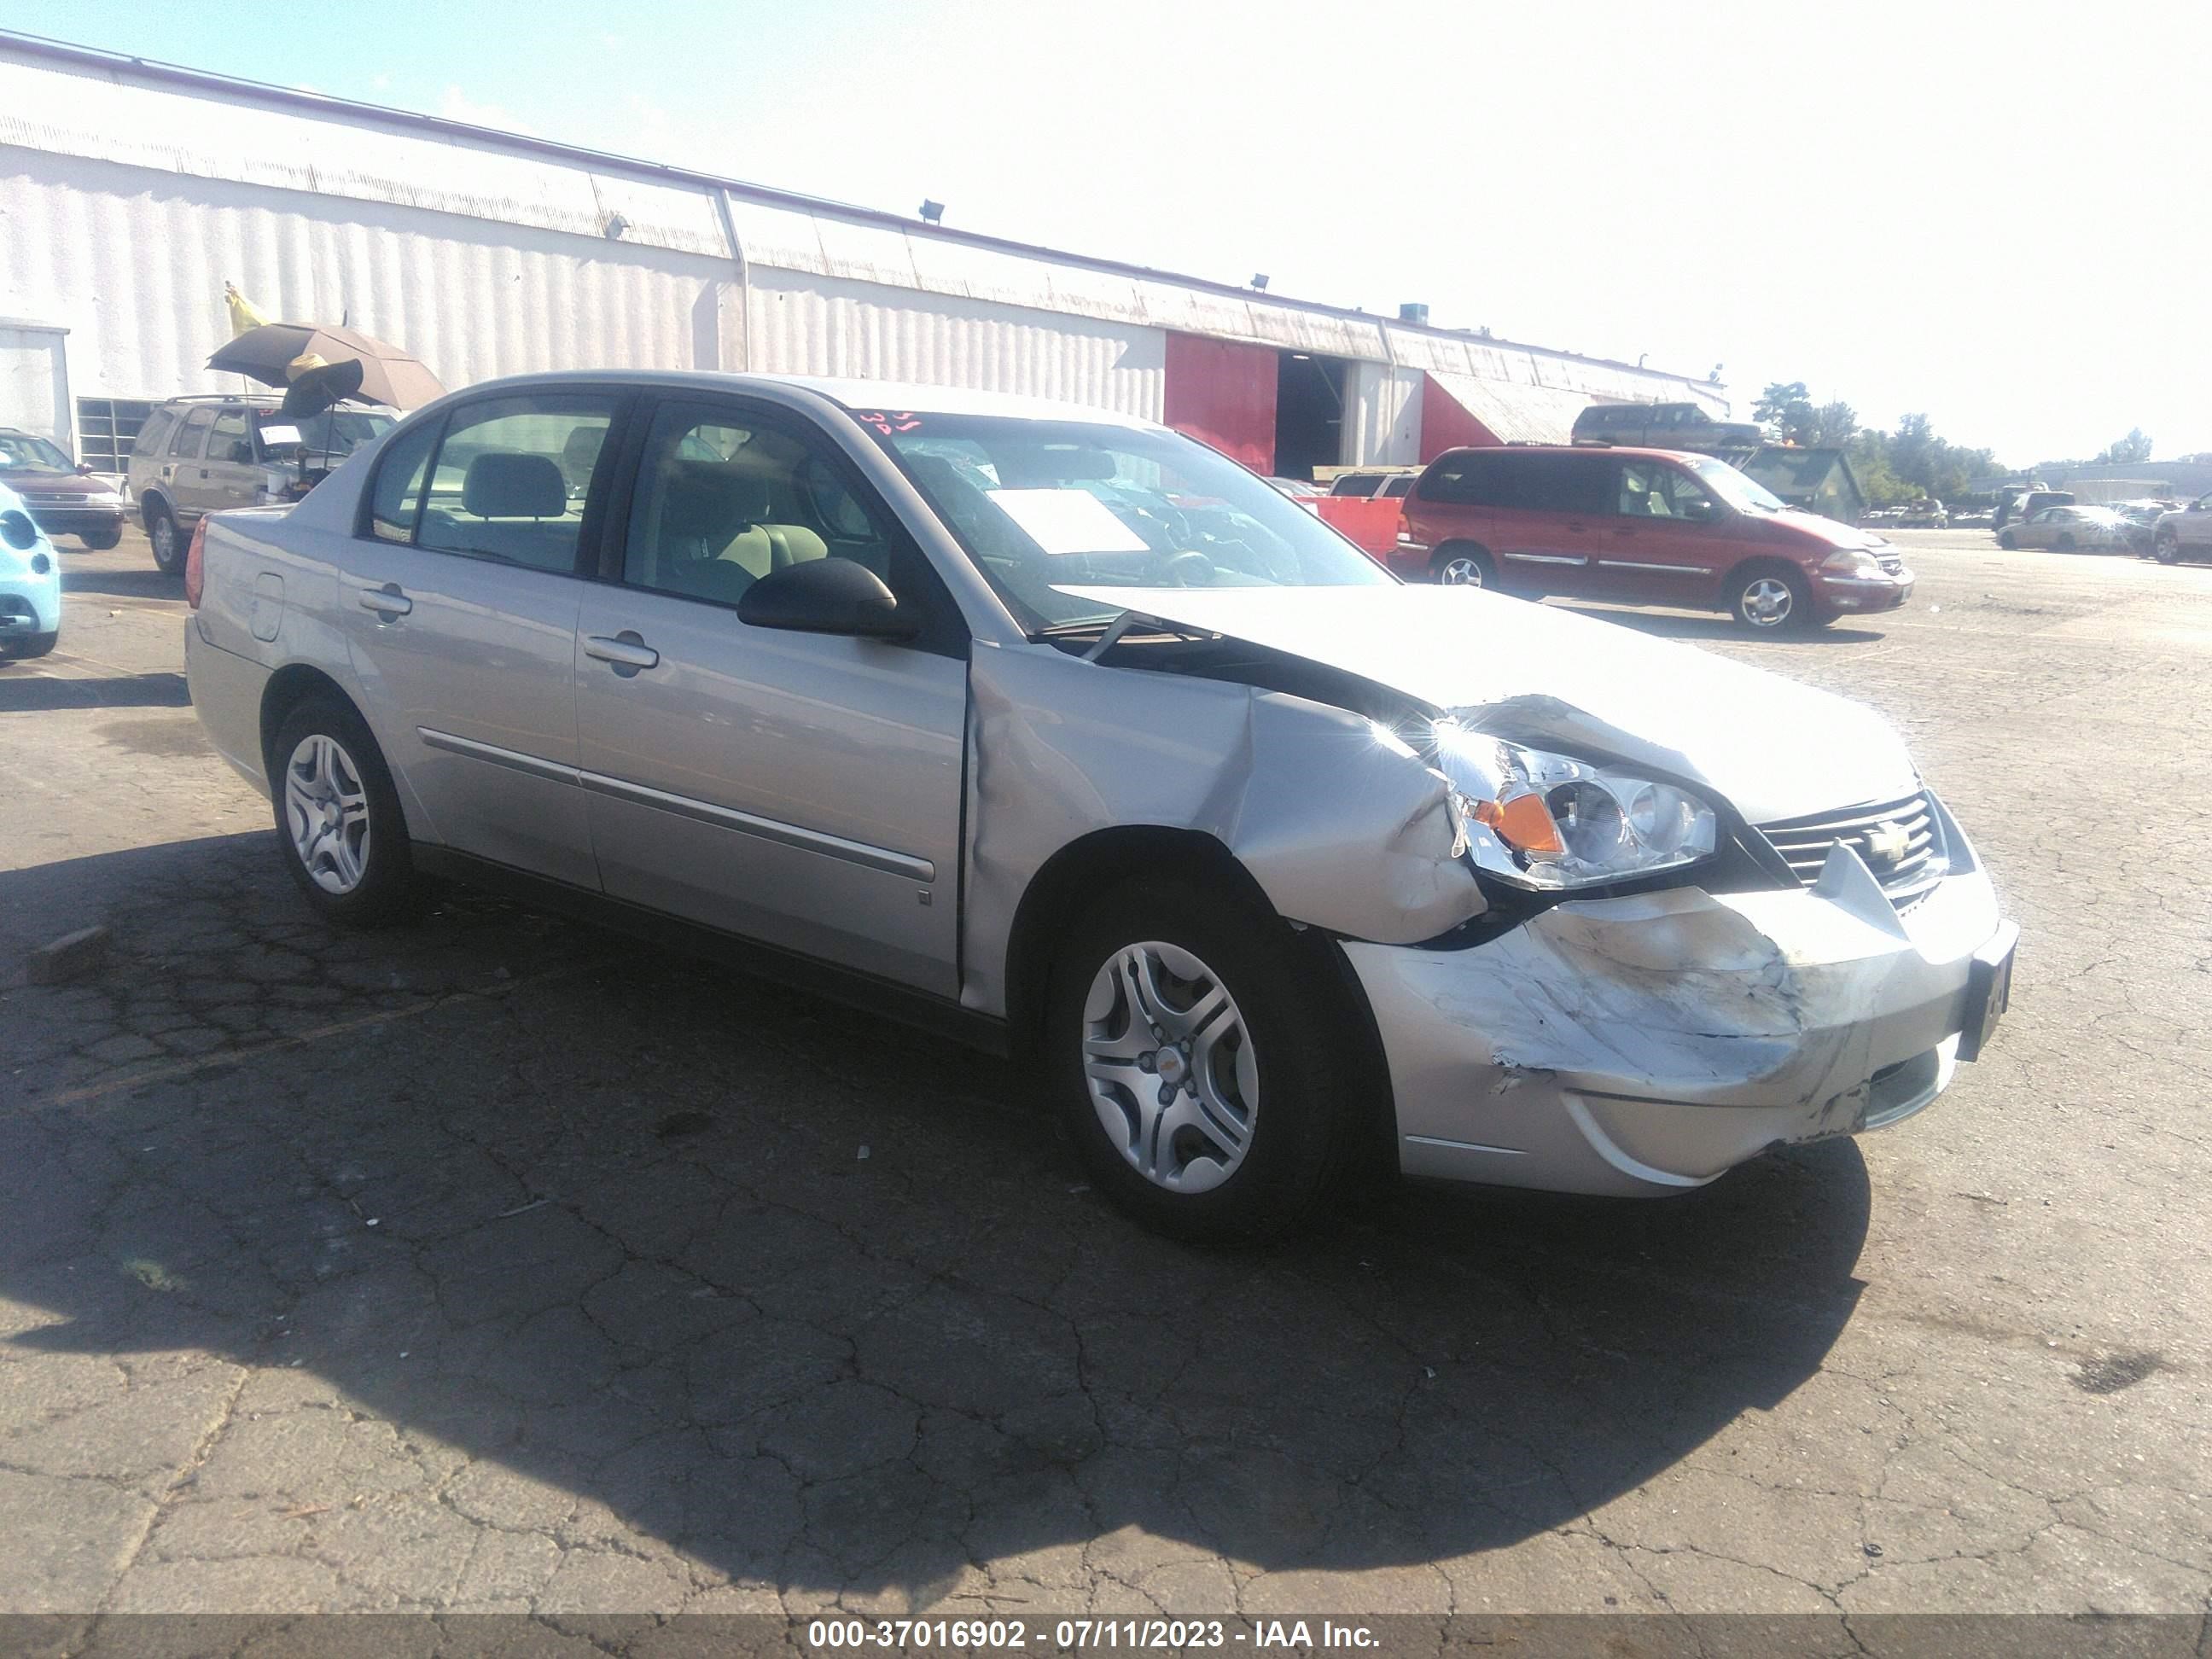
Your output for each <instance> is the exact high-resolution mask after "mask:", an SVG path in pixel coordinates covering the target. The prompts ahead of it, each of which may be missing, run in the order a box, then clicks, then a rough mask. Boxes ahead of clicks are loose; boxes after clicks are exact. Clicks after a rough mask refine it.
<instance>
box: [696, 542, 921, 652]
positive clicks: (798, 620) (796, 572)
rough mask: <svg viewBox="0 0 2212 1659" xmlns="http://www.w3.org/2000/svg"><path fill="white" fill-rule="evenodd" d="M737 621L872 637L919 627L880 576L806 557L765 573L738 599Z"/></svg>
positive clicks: (910, 633)
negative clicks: (901, 609)
mask: <svg viewBox="0 0 2212 1659" xmlns="http://www.w3.org/2000/svg"><path fill="white" fill-rule="evenodd" d="M738 621H739V622H741V623H750V625H751V626H753V627H755V628H781V629H785V630H787V631H788V632H791V633H794V634H845V635H852V636H854V637H855V638H859V639H870V640H904V639H911V638H913V637H914V635H915V633H917V632H918V631H919V625H918V624H917V623H915V622H914V621H913V620H912V619H910V618H909V617H907V616H906V615H905V614H904V613H902V611H900V610H899V603H898V600H897V599H896V598H894V597H893V596H892V593H891V591H890V588H888V587H886V586H884V583H883V579H882V578H881V577H880V576H878V575H877V574H876V573H875V572H874V571H872V570H871V569H869V568H867V566H866V565H864V564H860V563H856V562H854V561H853V560H851V559H838V558H826V559H806V560H804V561H802V562H799V563H798V564H790V565H786V566H785V567H784V568H782V569H781V570H771V571H769V574H767V575H765V576H763V577H762V578H761V579H760V580H758V581H757V582H755V583H754V584H753V585H752V586H750V587H748V588H747V589H745V591H744V594H743V595H742V596H741V597H740V598H739V599H738Z"/></svg>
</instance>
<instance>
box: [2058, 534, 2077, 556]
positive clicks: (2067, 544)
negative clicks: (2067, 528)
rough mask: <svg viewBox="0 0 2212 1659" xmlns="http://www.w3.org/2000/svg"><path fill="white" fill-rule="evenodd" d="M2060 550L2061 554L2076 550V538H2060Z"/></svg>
mask: <svg viewBox="0 0 2212 1659" xmlns="http://www.w3.org/2000/svg"><path fill="white" fill-rule="evenodd" d="M2058 550H2059V551H2060V552H2061V553H2071V552H2072V551H2073V550H2074V538H2073V537H2072V536H2070V535H2068V536H2061V537H2060V538H2058Z"/></svg>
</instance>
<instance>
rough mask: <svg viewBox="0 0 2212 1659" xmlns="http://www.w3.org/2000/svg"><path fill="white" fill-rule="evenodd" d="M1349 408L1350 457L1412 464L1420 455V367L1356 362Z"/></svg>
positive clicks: (1347, 451) (1347, 453)
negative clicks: (1395, 366)
mask: <svg viewBox="0 0 2212 1659" xmlns="http://www.w3.org/2000/svg"><path fill="white" fill-rule="evenodd" d="M1346 378H1347V380H1348V382H1349V384H1348V385H1347V386H1346V388H1345V397H1344V410H1345V416H1346V419H1347V421H1349V422H1350V423H1351V428H1352V429H1351V431H1350V432H1349V433H1348V434H1346V440H1345V459H1346V461H1347V462H1354V463H1356V462H1360V461H1366V462H1371V463H1373V464H1375V465H1384V466H1411V465H1413V464H1414V463H1415V462H1416V461H1419V459H1421V386H1422V375H1421V371H1420V370H1419V369H1418V368H1391V367H1390V366H1389V364H1387V363H1353V364H1352V366H1351V368H1350V371H1349V373H1348V374H1347V377H1346Z"/></svg>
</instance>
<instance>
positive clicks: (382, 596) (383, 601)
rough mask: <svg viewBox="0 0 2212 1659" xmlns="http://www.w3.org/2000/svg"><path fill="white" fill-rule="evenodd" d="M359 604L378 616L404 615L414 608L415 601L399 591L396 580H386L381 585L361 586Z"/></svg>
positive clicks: (363, 608)
mask: <svg viewBox="0 0 2212 1659" xmlns="http://www.w3.org/2000/svg"><path fill="white" fill-rule="evenodd" d="M361 605H362V610H364V611H374V612H376V614H377V615H378V616H380V617H404V616H405V615H406V614H407V613H408V612H409V611H412V610H413V609H414V608H415V601H414V600H412V599H409V598H408V597H407V596H406V595H405V594H404V593H403V592H400V591H399V584H398V582H386V583H385V585H384V586H381V587H368V588H363V589H362V595H361Z"/></svg>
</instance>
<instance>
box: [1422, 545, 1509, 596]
mask: <svg viewBox="0 0 2212 1659" xmlns="http://www.w3.org/2000/svg"><path fill="white" fill-rule="evenodd" d="M1429 575H1430V577H1431V580H1434V581H1436V582H1437V583H1438V584H1440V585H1441V586H1445V587H1495V586H1498V567H1497V566H1496V565H1494V564H1492V562H1490V555H1489V554H1487V553H1486V552H1484V551H1483V550H1482V549H1480V548H1479V547H1475V546H1472V545H1470V544H1468V543H1465V542H1460V543H1456V544H1453V545H1451V546H1449V547H1440V548H1438V549H1437V555H1436V557H1434V558H1433V559H1431V560H1430V561H1429Z"/></svg>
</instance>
